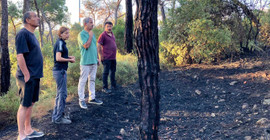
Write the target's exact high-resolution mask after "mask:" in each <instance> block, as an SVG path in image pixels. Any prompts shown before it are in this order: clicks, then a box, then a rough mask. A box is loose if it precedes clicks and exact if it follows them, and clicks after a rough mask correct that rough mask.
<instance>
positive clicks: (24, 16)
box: [23, 11, 32, 24]
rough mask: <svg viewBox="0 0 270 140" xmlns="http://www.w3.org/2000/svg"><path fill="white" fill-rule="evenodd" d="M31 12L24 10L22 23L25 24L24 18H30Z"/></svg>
mask: <svg viewBox="0 0 270 140" xmlns="http://www.w3.org/2000/svg"><path fill="white" fill-rule="evenodd" d="M31 12H32V11H27V12H25V13H24V14H23V23H24V24H27V22H26V19H30V18H31V15H30V13H31Z"/></svg>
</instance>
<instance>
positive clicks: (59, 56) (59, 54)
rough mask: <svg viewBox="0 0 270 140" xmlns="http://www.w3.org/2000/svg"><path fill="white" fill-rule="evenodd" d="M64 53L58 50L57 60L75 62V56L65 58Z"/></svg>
mask: <svg viewBox="0 0 270 140" xmlns="http://www.w3.org/2000/svg"><path fill="white" fill-rule="evenodd" d="M61 55H62V53H61V52H57V53H56V61H58V62H71V63H74V62H75V57H74V58H72V57H71V58H63V57H62V56H61Z"/></svg>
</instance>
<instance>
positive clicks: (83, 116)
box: [0, 60, 270, 140]
mask: <svg viewBox="0 0 270 140" xmlns="http://www.w3.org/2000/svg"><path fill="white" fill-rule="evenodd" d="M269 66H270V65H269V62H268V61H267V62H266V61H260V60H248V61H238V62H235V63H231V64H223V65H214V66H209V65H208V66H206V65H192V66H186V67H181V68H175V69H173V70H171V71H163V72H161V74H160V94H161V101H160V109H161V110H160V111H161V121H160V126H159V136H160V139H161V140H163V139H164V140H165V139H166V140H167V139H173V140H182V139H183V140H189V139H197V140H200V139H201V140H204V139H209V140H212V139H218V140H219V139H221V140H223V139H231V140H238V139H239V140H244V139H247V140H248V139H252V140H253V139H267V138H270V122H269V120H270V113H269V112H268V111H269V109H270V106H269V105H267V103H266V102H265V101H267V100H266V99H267V98H270V92H269V89H270V88H269V87H270V82H269V79H270V76H269V75H268V74H270V67H269ZM97 95H98V97H99V98H100V99H102V100H103V102H104V104H103V105H101V106H96V105H88V108H89V109H88V110H82V109H80V108H79V106H78V103H77V100H74V101H72V102H70V103H69V104H68V105H67V107H68V108H70V112H71V118H72V121H73V123H72V125H55V124H52V123H51V121H50V115H47V116H44V117H43V118H42V119H39V120H35V121H34V122H33V126H35V127H36V128H37V129H40V130H42V131H44V132H45V133H46V135H45V136H44V137H43V138H41V139H49V140H54V139H55V140H56V139H63V140H67V139H70V140H76V139H77V140H96V139H128V140H130V139H131V140H133V139H134V140H135V139H138V134H139V132H138V124H139V116H140V106H139V103H140V99H139V97H140V94H139V86H138V84H134V85H130V86H128V87H122V88H120V89H119V90H118V91H117V92H115V93H113V94H111V95H107V94H104V93H97ZM263 102H265V104H263ZM262 118H265V119H262ZM259 120H260V121H259ZM121 129H122V132H123V130H124V131H125V132H124V133H122V134H120V131H121ZM16 135H17V128H16V126H15V125H14V126H11V127H8V128H6V129H5V130H3V131H1V132H0V139H1V140H2V139H3V140H10V139H15V138H16Z"/></svg>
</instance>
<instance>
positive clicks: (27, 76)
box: [24, 72, 30, 83]
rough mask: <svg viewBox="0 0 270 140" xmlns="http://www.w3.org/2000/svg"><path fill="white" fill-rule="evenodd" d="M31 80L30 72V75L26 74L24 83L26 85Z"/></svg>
mask: <svg viewBox="0 0 270 140" xmlns="http://www.w3.org/2000/svg"><path fill="white" fill-rule="evenodd" d="M29 79H30V73H29V72H28V73H26V74H24V81H25V83H26V82H28V81H29Z"/></svg>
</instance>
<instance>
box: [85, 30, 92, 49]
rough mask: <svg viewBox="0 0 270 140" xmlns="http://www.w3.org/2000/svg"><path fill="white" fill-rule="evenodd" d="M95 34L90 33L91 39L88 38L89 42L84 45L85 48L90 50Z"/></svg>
mask: <svg viewBox="0 0 270 140" xmlns="http://www.w3.org/2000/svg"><path fill="white" fill-rule="evenodd" d="M93 34H94V33H93V31H90V32H89V38H88V40H87V42H86V43H85V44H83V47H84V48H85V49H88V48H89V47H90V45H91V42H92V39H93Z"/></svg>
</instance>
